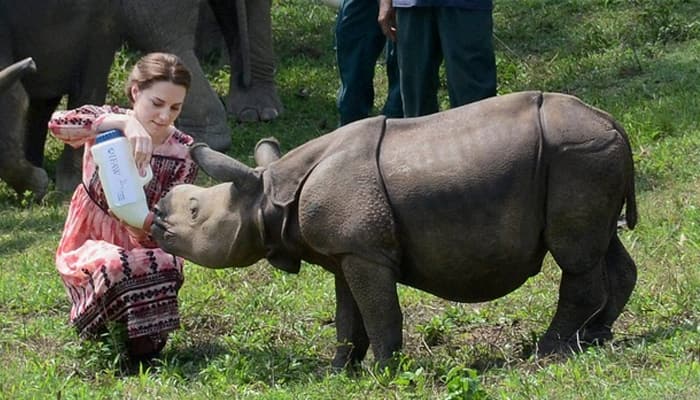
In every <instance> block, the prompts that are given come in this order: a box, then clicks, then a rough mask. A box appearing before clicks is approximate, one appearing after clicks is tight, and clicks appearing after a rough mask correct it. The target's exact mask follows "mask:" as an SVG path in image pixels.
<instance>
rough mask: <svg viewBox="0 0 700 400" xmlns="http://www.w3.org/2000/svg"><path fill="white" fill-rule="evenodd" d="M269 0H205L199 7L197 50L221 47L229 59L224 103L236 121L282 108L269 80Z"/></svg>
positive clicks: (269, 114)
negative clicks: (228, 75)
mask: <svg viewBox="0 0 700 400" xmlns="http://www.w3.org/2000/svg"><path fill="white" fill-rule="evenodd" d="M271 3H272V2H271V1H270V0H208V2H206V4H204V5H206V6H207V7H203V9H202V10H201V12H200V19H199V28H198V38H197V47H198V50H199V51H200V52H201V53H202V55H208V54H210V53H217V51H218V50H220V48H223V47H225V49H226V51H225V53H226V55H225V58H226V60H227V61H226V62H227V63H228V64H230V65H231V77H230V81H229V91H228V95H227V97H226V106H227V109H228V112H229V113H230V114H231V115H232V116H233V117H234V118H236V120H238V121H241V122H257V121H271V120H273V119H275V118H277V117H278V116H279V115H280V114H281V113H282V110H283V107H282V101H281V100H280V98H279V95H278V94H277V85H276V84H275V60H274V58H275V54H274V50H273V46H272V19H271V16H270V7H271ZM222 37H223V39H224V45H221V40H219V39H220V38H222ZM212 47H213V48H212Z"/></svg>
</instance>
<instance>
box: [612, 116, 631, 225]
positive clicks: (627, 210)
mask: <svg viewBox="0 0 700 400" xmlns="http://www.w3.org/2000/svg"><path fill="white" fill-rule="evenodd" d="M613 125H614V127H615V129H616V130H617V131H618V133H619V134H620V136H621V137H622V139H623V140H624V142H625V144H626V145H627V156H628V157H629V160H628V161H629V162H628V163H627V165H628V171H627V172H628V173H627V176H628V182H627V191H626V193H625V222H626V223H627V227H628V228H629V229H634V227H635V226H636V225H637V195H636V191H635V184H634V159H633V158H632V145H631V144H630V140H629V137H628V136H627V132H626V131H625V128H623V127H622V125H620V124H619V123H618V122H617V121H615V120H613Z"/></svg>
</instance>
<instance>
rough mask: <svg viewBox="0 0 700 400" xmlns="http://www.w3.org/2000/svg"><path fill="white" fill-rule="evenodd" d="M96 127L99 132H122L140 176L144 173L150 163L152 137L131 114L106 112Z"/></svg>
mask: <svg viewBox="0 0 700 400" xmlns="http://www.w3.org/2000/svg"><path fill="white" fill-rule="evenodd" d="M97 129H98V130H99V131H101V132H104V131H108V130H110V129H119V130H120V131H122V132H124V136H126V138H127V140H129V144H130V145H131V149H132V150H133V152H134V153H133V156H134V162H135V163H136V168H138V170H139V173H140V174H141V176H145V175H146V166H148V165H149V164H150V162H151V155H152V153H153V139H152V138H151V134H150V133H148V131H147V130H146V128H144V127H143V125H141V123H140V122H139V121H138V120H137V119H136V117H135V116H134V115H133V114H106V115H105V116H104V118H103V119H102V120H101V122H100V123H99V126H98V127H97Z"/></svg>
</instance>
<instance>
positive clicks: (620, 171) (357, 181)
mask: <svg viewBox="0 0 700 400" xmlns="http://www.w3.org/2000/svg"><path fill="white" fill-rule="evenodd" d="M259 149H260V151H263V152H265V153H267V154H266V155H264V156H261V157H260V159H261V160H268V161H267V162H268V163H267V164H263V165H262V166H260V167H259V168H257V169H251V168H248V167H247V166H245V165H243V164H241V163H239V162H237V161H235V160H233V159H231V158H229V157H227V156H225V155H223V154H221V153H217V152H215V151H213V150H210V149H208V148H207V147H206V146H204V145H197V146H195V147H193V149H192V154H193V156H194V158H195V160H196V161H197V162H198V163H199V164H200V166H201V167H202V169H203V170H204V171H205V172H206V173H207V174H209V175H211V176H212V177H214V178H216V179H219V180H221V181H226V182H228V183H222V184H219V185H216V186H214V187H211V188H201V187H196V186H192V185H182V186H177V187H175V188H174V189H173V191H172V192H171V193H170V194H169V195H168V196H166V197H165V198H164V199H163V200H162V201H161V202H160V203H159V205H158V210H157V215H158V216H157V217H156V221H155V225H154V228H153V234H154V236H155V237H156V240H157V241H158V243H159V245H160V246H162V247H163V248H164V249H165V250H166V251H168V252H172V253H174V254H178V255H181V256H184V257H186V258H187V259H190V260H192V261H194V262H195V263H198V264H201V265H204V266H209V267H244V266H247V265H250V264H252V263H254V262H256V261H257V260H259V259H261V258H267V259H268V261H269V262H270V263H271V264H272V265H274V266H276V267H278V268H280V269H283V270H286V271H291V272H294V271H298V269H299V266H300V262H301V261H302V260H305V261H308V262H310V263H314V264H318V265H321V266H322V267H323V268H325V269H327V270H328V271H330V272H332V273H334V274H335V290H336V298H337V310H336V327H337V339H338V342H339V343H340V345H339V346H338V348H337V352H336V355H335V358H334V360H333V365H334V366H335V367H343V366H345V365H347V364H353V363H356V362H358V361H360V360H362V359H363V358H364V356H365V353H366V351H367V349H368V346H369V345H370V344H371V345H372V349H373V352H374V355H375V358H376V359H378V360H379V361H381V362H385V361H387V360H389V359H390V357H391V356H392V353H394V352H395V351H397V350H399V349H400V348H401V346H402V314H401V310H400V308H399V300H398V297H397V291H396V285H397V283H401V284H404V285H408V286H412V287H415V288H418V289H421V290H424V291H426V292H429V293H432V294H435V295H437V296H440V297H442V298H445V299H448V300H452V301H459V302H482V301H487V300H492V299H496V298H498V297H501V296H504V295H506V294H508V293H509V292H511V291H513V290H515V289H516V288H518V287H519V286H521V285H522V284H523V283H524V282H525V281H526V280H527V279H528V278H530V277H532V276H534V275H536V274H537V273H538V272H539V271H540V268H541V265H542V260H543V258H544V256H545V254H546V253H547V252H549V253H551V254H552V256H553V257H554V260H556V262H557V264H558V265H559V266H560V267H561V270H562V278H561V285H560V288H559V302H558V305H557V311H556V313H555V315H554V318H553V319H552V322H551V324H550V326H549V328H548V329H547V331H546V332H545V333H544V335H543V336H542V338H541V339H540V341H539V343H538V353H539V354H542V355H544V354H550V353H567V352H569V351H570V350H575V349H577V348H579V346H580V345H582V344H586V343H599V342H601V341H603V340H606V339H609V338H610V337H611V336H612V334H611V326H612V324H613V322H614V321H615V320H616V319H617V317H618V315H619V314H620V312H621V311H622V308H623V307H624V305H625V304H626V302H627V300H628V298H629V296H630V294H631V292H632V290H633V288H634V285H635V283H636V266H635V264H634V261H633V260H632V259H631V258H630V256H629V254H628V253H627V251H626V250H625V248H624V247H623V245H622V243H621V242H620V239H619V238H618V236H617V231H616V225H617V219H618V216H619V215H620V212H621V210H622V207H623V205H624V204H626V220H627V224H628V226H629V227H631V228H633V227H634V225H635V223H636V219H637V212H636V201H635V191H634V167H633V161H632V154H631V150H630V145H629V142H628V139H627V137H626V134H625V133H624V130H623V129H622V128H621V127H620V125H618V124H617V123H616V122H615V121H614V120H613V119H612V118H611V117H610V116H609V115H608V114H607V113H604V112H602V111H600V110H597V109H595V108H593V107H590V106H587V105H585V104H584V103H582V102H581V101H580V100H578V99H576V98H574V97H571V96H567V95H562V94H553V93H546V94H543V93H540V92H522V93H515V94H510V95H505V96H500V97H494V98H490V99H487V100H483V101H480V102H477V103H473V104H470V105H466V106H463V107H460V108H455V109H452V110H448V111H445V112H442V113H437V114H433V115H430V116H425V117H419V118H411V119H396V120H392V119H389V120H387V119H385V118H384V117H376V118H370V119H365V120H362V121H358V122H356V123H353V124H350V125H347V126H344V127H341V128H340V129H338V130H336V131H335V132H332V133H329V134H327V135H325V136H322V137H319V138H317V139H315V140H312V141H310V142H308V143H306V144H304V145H302V146H300V147H298V148H296V149H295V150H293V151H291V152H289V153H288V154H286V155H284V156H283V157H282V158H280V159H279V160H277V161H269V160H270V159H271V158H274V155H273V154H272V152H271V150H270V149H271V146H270V143H267V144H266V145H265V146H260V147H259ZM221 238H230V239H229V240H226V241H222V240H221Z"/></svg>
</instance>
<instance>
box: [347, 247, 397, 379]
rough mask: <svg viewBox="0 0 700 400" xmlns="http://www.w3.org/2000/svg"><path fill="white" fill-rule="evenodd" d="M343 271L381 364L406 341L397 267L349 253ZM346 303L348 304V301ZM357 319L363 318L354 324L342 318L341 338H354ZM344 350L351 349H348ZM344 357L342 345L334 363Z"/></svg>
mask: <svg viewBox="0 0 700 400" xmlns="http://www.w3.org/2000/svg"><path fill="white" fill-rule="evenodd" d="M342 273H343V276H344V277H345V282H346V283H347V285H348V287H349V288H350V292H351V294H352V298H353V299H354V301H355V302H356V303H357V307H358V309H359V311H360V314H361V317H362V321H364V326H365V329H366V331H367V336H368V337H369V342H370V343H371V345H372V352H373V353H374V358H375V360H377V362H378V363H379V365H380V366H385V365H387V364H388V362H389V361H390V360H391V358H392V356H393V355H394V353H395V352H396V351H399V350H400V349H401V346H402V344H403V338H402V324H403V316H402V315H401V308H400V307H399V297H398V293H397V291H396V274H395V273H394V269H393V268H392V267H391V266H387V265H383V264H379V263H376V262H372V261H369V260H365V259H362V258H360V257H358V256H355V255H349V256H346V257H344V259H343V261H342ZM345 307H346V308H347V305H346V306H345ZM343 314H344V315H346V316H347V315H351V316H352V319H357V317H358V316H357V312H352V313H348V312H347V310H346V312H344V313H343ZM358 323H361V322H359V321H357V322H355V323H354V324H349V323H347V322H342V323H341V324H339V325H337V326H336V328H337V329H338V338H348V337H350V338H352V334H353V329H352V328H353V327H356V326H357V324H358ZM355 332H357V328H355ZM360 339H361V338H360ZM360 344H362V341H360ZM341 347H342V345H341ZM345 353H346V354H347V353H348V352H347V350H345ZM359 354H360V352H359V351H358V352H356V355H359ZM345 357H347V356H345ZM343 358H344V356H343V353H342V352H341V350H340V348H339V349H338V352H337V353H336V358H335V359H334V365H335V364H336V362H338V363H340V362H341V361H342V360H343ZM348 361H350V360H348Z"/></svg>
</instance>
